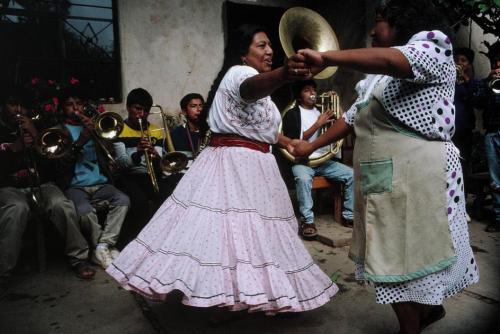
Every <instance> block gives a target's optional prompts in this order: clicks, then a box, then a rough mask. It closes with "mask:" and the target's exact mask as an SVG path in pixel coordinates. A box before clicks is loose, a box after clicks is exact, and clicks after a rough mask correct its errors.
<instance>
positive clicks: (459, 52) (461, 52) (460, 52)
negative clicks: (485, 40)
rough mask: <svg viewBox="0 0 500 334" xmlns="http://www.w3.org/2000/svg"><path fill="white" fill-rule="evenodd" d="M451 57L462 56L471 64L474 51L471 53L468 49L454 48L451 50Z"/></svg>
mask: <svg viewBox="0 0 500 334" xmlns="http://www.w3.org/2000/svg"><path fill="white" fill-rule="evenodd" d="M453 55H454V56H455V57H456V56H458V55H461V56H464V57H465V58H467V60H468V61H469V63H471V64H472V63H473V62H474V51H472V50H471V49H469V48H466V47H461V48H455V49H453Z"/></svg>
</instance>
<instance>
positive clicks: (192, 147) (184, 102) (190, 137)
mask: <svg viewBox="0 0 500 334" xmlns="http://www.w3.org/2000/svg"><path fill="white" fill-rule="evenodd" d="M179 104H180V106H181V113H182V115H183V116H184V118H185V122H184V124H182V125H180V126H178V127H176V128H175V129H174V130H172V142H173V144H174V147H175V150H176V151H181V152H183V153H186V154H187V155H188V156H189V157H194V156H196V154H197V153H198V150H199V148H200V141H201V140H202V138H201V136H200V133H201V131H203V128H204V127H203V125H204V123H206V120H205V117H203V116H204V115H203V113H202V112H203V105H204V104H205V100H204V99H203V96H201V95H200V94H198V93H189V94H187V95H186V96H184V97H183V98H182V99H181V101H180V103H179Z"/></svg>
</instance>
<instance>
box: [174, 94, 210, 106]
mask: <svg viewBox="0 0 500 334" xmlns="http://www.w3.org/2000/svg"><path fill="white" fill-rule="evenodd" d="M194 99H199V100H201V102H202V103H205V99H204V98H203V96H201V94H198V93H189V94H187V95H186V96H184V97H183V98H182V99H181V101H180V102H179V105H180V106H181V109H182V110H184V109H186V108H187V105H188V104H189V101H191V100H194Z"/></svg>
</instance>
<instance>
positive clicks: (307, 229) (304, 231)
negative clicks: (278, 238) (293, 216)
mask: <svg viewBox="0 0 500 334" xmlns="http://www.w3.org/2000/svg"><path fill="white" fill-rule="evenodd" d="M300 235H301V236H302V238H304V239H313V238H316V236H317V235H318V229H317V228H316V225H314V223H312V224H306V223H302V224H301V225H300Z"/></svg>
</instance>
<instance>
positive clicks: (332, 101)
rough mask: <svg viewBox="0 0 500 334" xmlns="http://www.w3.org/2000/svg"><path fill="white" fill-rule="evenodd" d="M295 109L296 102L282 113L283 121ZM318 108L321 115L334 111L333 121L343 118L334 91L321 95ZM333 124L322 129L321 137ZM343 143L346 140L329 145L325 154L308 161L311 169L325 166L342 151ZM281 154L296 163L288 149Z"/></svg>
mask: <svg viewBox="0 0 500 334" xmlns="http://www.w3.org/2000/svg"><path fill="white" fill-rule="evenodd" d="M293 107H295V101H293V102H292V103H290V104H289V105H288V106H287V107H286V108H285V109H284V111H283V112H282V113H281V118H282V119H283V117H284V116H285V115H286V113H287V112H288V111H289V110H290V109H292V108H293ZM316 108H318V110H319V111H320V113H324V112H326V111H328V110H331V111H333V119H332V120H333V121H335V120H337V119H339V118H340V117H341V116H342V111H341V108H340V102H339V96H338V95H337V93H335V92H334V91H329V92H325V93H323V94H320V95H319V96H318V97H317V99H316ZM331 124H332V123H329V124H327V125H325V126H323V127H322V128H321V129H320V135H322V134H323V133H325V132H326V131H327V130H328V127H329V126H330V125H331ZM279 132H280V133H282V132H283V122H282V123H281V124H280V126H279ZM343 142H344V139H340V140H338V141H336V142H334V143H331V144H330V145H328V150H327V151H325V153H323V154H322V155H320V156H319V157H316V158H311V159H307V165H308V166H309V167H317V166H319V165H321V164H323V163H324V162H326V161H327V160H330V159H331V158H333V157H334V156H335V155H336V154H337V153H338V152H339V151H340V149H341V148H342V144H343ZM280 152H281V154H283V156H284V157H285V158H286V159H288V160H290V161H295V157H294V156H293V155H291V154H290V153H289V152H288V151H287V150H286V149H284V148H280Z"/></svg>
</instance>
